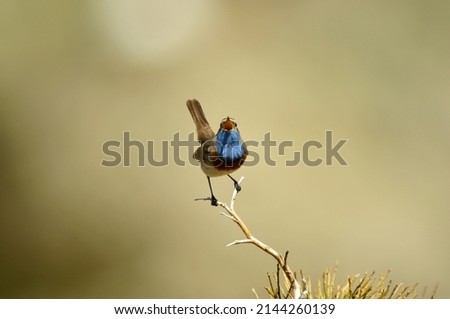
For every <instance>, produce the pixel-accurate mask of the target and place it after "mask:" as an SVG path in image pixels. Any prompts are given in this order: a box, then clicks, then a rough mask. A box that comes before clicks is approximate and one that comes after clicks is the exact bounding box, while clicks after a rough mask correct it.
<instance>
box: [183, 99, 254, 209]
mask: <svg viewBox="0 0 450 319" xmlns="http://www.w3.org/2000/svg"><path fill="white" fill-rule="evenodd" d="M186 105H187V107H188V109H189V112H190V113H191V116H192V119H193V120H194V124H195V127H196V130H197V139H198V141H199V142H200V146H199V147H198V148H197V150H196V151H195V152H194V158H195V159H196V160H198V161H199V162H200V167H201V169H202V171H203V173H205V175H206V178H207V179H208V185H209V190H210V192H211V205H212V206H217V205H218V201H217V198H216V197H215V196H214V193H213V189H212V186H211V177H217V176H224V175H227V176H228V177H229V178H230V179H231V180H232V181H233V183H234V187H235V189H236V191H238V192H239V191H240V190H241V186H240V185H239V183H238V181H236V180H235V179H234V178H233V177H232V176H231V175H230V174H231V173H233V172H235V171H236V170H238V169H239V168H240V167H241V166H242V164H243V163H244V162H245V159H246V158H247V155H248V151H247V146H246V145H245V143H244V141H243V140H242V138H241V134H240V132H239V130H238V128H237V122H236V121H235V120H234V119H233V118H231V117H229V116H227V117H226V118H224V119H223V120H222V121H221V123H220V126H219V130H218V131H217V134H214V131H213V130H212V129H211V127H210V125H209V123H208V120H207V119H206V116H205V113H204V112H203V109H202V106H201V105H200V102H199V101H197V100H196V99H190V100H187V102H186ZM208 199H209V198H208Z"/></svg>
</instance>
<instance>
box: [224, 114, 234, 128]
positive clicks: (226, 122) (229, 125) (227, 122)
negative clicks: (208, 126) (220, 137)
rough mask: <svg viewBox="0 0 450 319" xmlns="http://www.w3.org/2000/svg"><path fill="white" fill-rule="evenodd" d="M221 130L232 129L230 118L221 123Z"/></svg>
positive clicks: (232, 124)
mask: <svg viewBox="0 0 450 319" xmlns="http://www.w3.org/2000/svg"><path fill="white" fill-rule="evenodd" d="M222 128H223V129H224V130H227V131H230V130H232V129H234V123H233V121H232V120H230V117H227V119H226V120H225V121H224V122H223V124H222Z"/></svg>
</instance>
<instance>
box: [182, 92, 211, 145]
mask: <svg viewBox="0 0 450 319" xmlns="http://www.w3.org/2000/svg"><path fill="white" fill-rule="evenodd" d="M186 105H187V107H188V109H189V112H190V113H191V116H192V119H193V120H194V123H195V126H196V128H197V138H198V140H199V141H200V142H205V141H207V140H210V139H212V138H214V136H215V134H214V132H213V130H211V127H210V126H209V123H208V120H207V119H206V116H205V113H203V109H202V106H201V105H200V102H199V101H197V100H196V99H192V100H187V101H186Z"/></svg>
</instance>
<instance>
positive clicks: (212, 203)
mask: <svg viewBox="0 0 450 319" xmlns="http://www.w3.org/2000/svg"><path fill="white" fill-rule="evenodd" d="M211 206H219V204H218V203H217V198H215V197H214V196H211Z"/></svg>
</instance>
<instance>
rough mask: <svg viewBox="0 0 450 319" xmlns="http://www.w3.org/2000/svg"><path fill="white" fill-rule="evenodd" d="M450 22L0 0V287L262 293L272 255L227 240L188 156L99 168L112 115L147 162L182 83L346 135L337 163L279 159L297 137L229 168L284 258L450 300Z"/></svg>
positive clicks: (379, 11) (286, 136) (433, 15)
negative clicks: (268, 157)
mask: <svg viewBox="0 0 450 319" xmlns="http://www.w3.org/2000/svg"><path fill="white" fill-rule="evenodd" d="M449 28H450V4H449V2H448V1H444V0H442V1H427V2H424V1H418V0H417V1H395V3H393V2H392V1H364V2H361V1H351V0H346V1H339V2H336V1H207V0H204V1H203V0H197V1H189V2H187V1H162V0H161V1H143V0H141V1H118V0H116V1H107V0H98V1H39V2H37V1H32V2H30V1H1V3H0V35H1V45H0V70H1V71H0V149H1V151H0V297H3V298H11V297H14V298H41V297H43V298H48V297H51V298H253V294H252V292H251V288H255V289H256V291H257V292H258V293H259V295H260V296H263V297H266V296H267V295H266V294H265V292H264V286H266V285H267V278H266V273H267V272H272V271H275V270H276V265H275V262H274V261H273V260H272V259H271V258H270V257H269V256H267V255H265V254H263V253H262V252H260V251H258V250H256V248H254V247H251V246H235V247H231V248H226V247H225V245H226V244H228V243H229V242H231V241H233V240H235V239H240V238H242V235H241V233H240V232H239V231H238V229H237V228H236V226H235V225H234V224H233V223H232V222H230V221H229V220H226V219H225V218H224V217H222V216H220V215H219V212H220V211H221V210H220V209H218V208H214V207H211V206H209V204H208V203H207V202H195V201H193V199H194V198H196V197H202V196H206V195H208V192H209V191H208V186H207V182H206V178H205V177H204V175H202V173H201V171H200V169H199V168H198V167H194V166H192V165H188V166H187V167H180V166H177V165H175V164H174V162H173V159H172V157H173V156H172V150H170V151H171V153H170V156H171V157H170V160H169V165H168V166H165V167H153V166H151V165H149V164H146V165H145V167H138V165H137V159H136V157H134V158H132V166H131V167H123V166H118V167H114V168H105V167H102V166H101V165H100V163H101V161H102V160H103V159H111V158H110V157H107V156H105V155H104V154H103V153H102V144H103V143H104V142H105V141H107V140H111V139H116V140H119V141H121V140H122V134H123V132H124V131H129V132H131V137H132V138H133V139H136V140H140V141H143V142H145V141H147V140H153V141H155V145H156V147H157V148H156V151H155V158H156V159H160V156H161V143H162V141H163V140H171V139H172V138H173V134H174V133H176V132H180V136H181V138H183V139H186V138H187V135H188V134H189V133H191V132H192V131H193V128H194V126H193V123H192V120H191V118H190V115H189V113H188V111H187V109H186V106H185V101H186V99H188V98H193V97H195V98H198V99H199V100H200V102H201V103H202V104H203V106H204V108H205V112H206V114H207V117H208V118H209V121H210V123H211V124H212V125H213V127H214V130H215V129H216V128H217V127H218V123H219V122H220V120H221V119H222V118H223V117H224V116H227V115H230V116H233V117H235V118H236V119H237V120H238V123H239V127H240V130H241V133H242V135H243V137H244V139H247V140H255V141H261V140H262V139H263V136H264V134H265V133H266V132H269V131H270V132H271V134H272V137H273V138H274V139H276V140H278V141H282V140H292V141H293V142H294V148H295V150H301V146H302V144H303V143H304V142H306V141H308V140H318V141H321V142H324V139H325V131H326V130H332V131H333V134H334V138H335V141H337V140H339V139H348V140H349V142H348V143H347V144H346V145H345V146H344V147H343V148H342V149H341V152H340V153H341V154H342V156H343V157H344V158H345V160H346V161H347V162H348V164H349V166H346V167H345V166H340V165H337V163H336V162H334V165H332V166H325V165H321V166H319V167H307V166H305V165H303V164H300V165H298V166H295V167H285V166H284V165H283V162H284V161H285V160H286V159H290V158H291V156H292V150H293V149H291V150H289V151H288V154H287V155H286V156H277V155H276V154H275V151H273V158H274V159H275V160H277V162H278V165H277V166H276V167H271V166H269V165H267V164H265V163H264V162H260V163H259V165H257V166H254V167H245V168H243V169H241V170H240V171H239V172H238V173H237V174H235V177H236V178H238V177H239V176H241V175H244V176H245V177H246V179H245V181H244V183H243V185H242V187H243V190H242V192H241V193H240V195H239V198H238V202H237V209H238V212H239V213H240V215H241V217H242V218H243V219H244V220H245V221H246V222H247V224H248V226H249V227H250V229H251V230H252V231H253V233H254V235H255V236H257V237H258V238H259V239H261V240H263V241H264V242H266V243H267V244H270V245H271V246H273V247H274V248H275V249H277V250H279V251H280V252H284V251H285V250H287V249H289V251H290V255H289V263H290V265H291V267H292V268H293V269H296V270H299V269H303V271H304V272H305V274H307V275H308V276H310V277H311V278H312V280H313V281H315V280H317V279H318V277H319V276H320V274H321V273H322V271H323V269H324V268H325V267H327V266H333V265H334V264H335V262H336V261H338V262H339V278H338V280H339V281H340V282H341V283H343V282H344V280H345V277H346V275H348V274H355V273H364V272H366V271H369V272H370V271H372V270H376V271H377V272H384V271H386V270H388V269H391V270H392V274H391V279H393V280H394V281H395V282H403V283H406V284H413V283H416V282H418V283H419V284H420V285H419V292H421V289H423V288H424V287H428V290H429V291H430V290H431V289H433V288H434V286H435V285H437V284H438V285H439V289H438V294H437V296H438V297H440V298H448V297H450V274H449V269H450V253H449V242H450V232H449V231H448V227H449V226H450V196H449V190H450V147H449V146H450V145H449V144H450V143H449V137H450V90H449V87H450V41H449V37H448V34H449V32H448V31H449ZM252 151H254V152H257V153H258V154H260V155H261V156H263V152H262V151H263V150H262V148H261V147H255V148H253V149H252ZM132 154H134V156H136V154H137V151H136V149H133V150H132ZM182 155H183V158H184V159H186V157H187V152H186V151H185V150H183V152H182ZM313 155H315V156H320V155H323V153H321V151H317V152H314V153H313ZM213 182H214V187H215V192H216V195H217V197H218V198H219V199H221V200H226V201H228V200H229V197H230V195H231V189H232V184H231V183H230V181H229V180H228V179H225V178H222V179H215V180H214V181H213Z"/></svg>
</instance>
